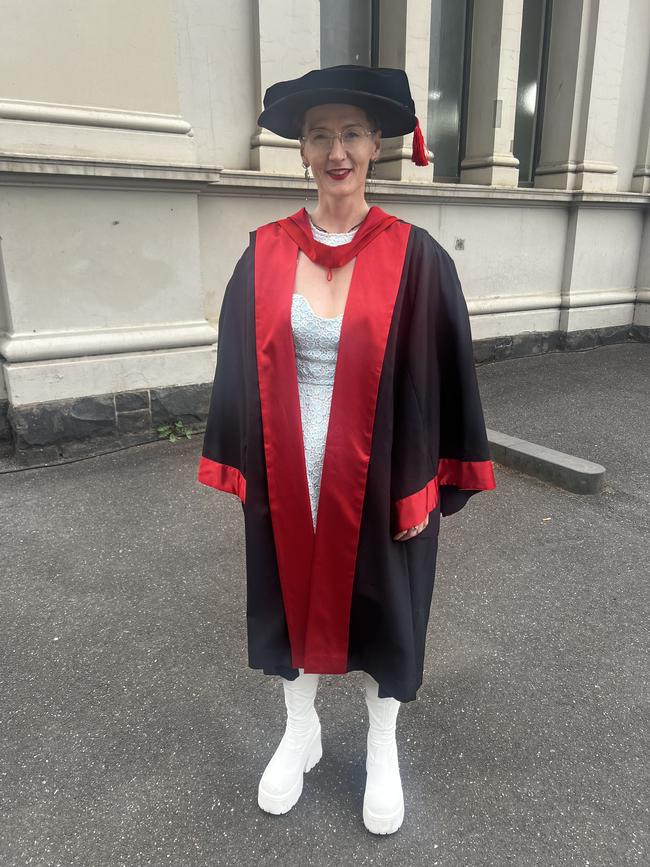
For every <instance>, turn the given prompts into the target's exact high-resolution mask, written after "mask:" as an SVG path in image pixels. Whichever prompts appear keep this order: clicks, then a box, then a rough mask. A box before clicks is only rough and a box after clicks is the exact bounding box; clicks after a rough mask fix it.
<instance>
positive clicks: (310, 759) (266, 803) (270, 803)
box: [257, 726, 323, 816]
mask: <svg viewBox="0 0 650 867" xmlns="http://www.w3.org/2000/svg"><path fill="white" fill-rule="evenodd" d="M322 755H323V745H322V741H321V732H320V726H319V728H318V731H317V732H316V734H315V735H314V738H313V740H312V742H311V744H310V746H309V749H308V751H307V756H306V758H305V766H304V768H303V771H302V773H301V774H300V775H299V776H298V779H297V780H296V782H295V783H294V785H293V786H292V787H291V788H290V789H289V791H288V792H286V793H285V794H283V795H275V794H272V793H271V792H267V791H265V789H264V787H263V785H262V782H261V781H260V784H259V787H258V791H257V803H258V804H259V806H260V807H261V808H262V809H263V810H264V811H265V812H267V813H273V815H275V816H279V815H281V814H282V813H288V812H289V810H290V809H291V808H292V807H295V805H296V804H297V803H298V800H299V799H300V796H301V795H302V784H303V778H304V775H305V774H307V773H309V771H311V769H312V768H313V767H314V766H315V765H317V764H318V762H319V761H320V760H321V757H322Z"/></svg>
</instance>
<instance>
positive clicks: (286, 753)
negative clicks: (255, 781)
mask: <svg viewBox="0 0 650 867" xmlns="http://www.w3.org/2000/svg"><path fill="white" fill-rule="evenodd" d="M298 671H299V672H300V673H299V675H298V677H297V678H296V679H295V680H286V679H285V678H282V684H283V687H284V701H285V704H286V706H287V726H286V730H285V732H284V735H283V736H282V740H281V741H280V743H279V745H278V748H277V749H276V751H275V753H274V754H273V757H272V758H271V761H270V762H269V763H268V765H267V766H266V770H265V771H264V773H263V774H262V779H261V780H260V784H259V789H258V794H257V803H258V804H259V805H260V807H261V808H262V809H263V810H266V812H267V813H276V814H278V813H286V812H287V811H288V810H290V809H291V808H292V807H293V806H294V804H295V803H296V802H297V801H298V798H299V797H300V795H301V794H302V782H303V773H306V772H307V771H310V770H311V769H312V768H313V767H314V765H315V764H316V763H317V762H318V761H319V760H320V757H321V756H322V754H323V747H322V744H321V728H320V720H319V718H318V714H317V713H316V709H315V707H314V699H315V698H316V691H317V689H318V679H319V677H320V675H318V674H305V673H304V669H302V668H299V669H298Z"/></svg>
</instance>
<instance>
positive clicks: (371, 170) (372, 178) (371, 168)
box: [366, 160, 376, 197]
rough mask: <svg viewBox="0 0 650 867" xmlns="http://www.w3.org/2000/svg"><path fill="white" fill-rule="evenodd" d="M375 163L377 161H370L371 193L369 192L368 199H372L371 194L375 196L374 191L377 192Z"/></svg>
mask: <svg viewBox="0 0 650 867" xmlns="http://www.w3.org/2000/svg"><path fill="white" fill-rule="evenodd" d="M375 162H376V160H370V188H369V192H368V197H370V193H371V192H372V194H373V195H374V190H375V183H374V181H375ZM366 180H367V178H366Z"/></svg>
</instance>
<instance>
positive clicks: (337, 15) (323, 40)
mask: <svg viewBox="0 0 650 867" xmlns="http://www.w3.org/2000/svg"><path fill="white" fill-rule="evenodd" d="M378 49H379V0H354V2H353V3H351V2H350V0H320V58H321V69H323V68H324V67H326V66H338V65H340V64H344V63H359V64H361V65H362V66H377V65H378V63H377V57H378Z"/></svg>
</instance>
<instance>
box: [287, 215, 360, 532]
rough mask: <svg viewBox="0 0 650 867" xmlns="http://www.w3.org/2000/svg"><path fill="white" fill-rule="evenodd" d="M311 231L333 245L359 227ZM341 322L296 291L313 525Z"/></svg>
mask: <svg viewBox="0 0 650 867" xmlns="http://www.w3.org/2000/svg"><path fill="white" fill-rule="evenodd" d="M310 223H311V220H310ZM311 230H312V234H313V236H314V238H315V239H316V240H317V241H320V242H321V243H323V244H328V245H329V246H331V247H336V246H338V245H339V244H347V243H349V242H350V241H351V240H352V239H353V238H354V236H355V234H356V232H357V229H353V230H352V231H351V232H345V233H336V232H323V231H321V230H320V229H317V228H316V227H315V226H314V224H313V223H311ZM342 322H343V315H342V314H341V315H339V316H334V317H325V316H319V315H318V314H317V313H315V312H314V310H313V309H312V307H311V305H310V303H309V302H308V301H307V299H306V298H305V296H304V295H300V294H298V293H297V292H294V295H293V299H292V304H291V327H292V331H293V343H294V347H295V351H296V367H297V370H298V392H299V395H300V413H301V418H302V430H303V442H304V448H305V464H306V466H307V482H308V485H309V499H310V501H311V513H312V521H313V525H314V527H315V526H316V519H317V514H318V497H319V494H320V481H321V474H322V472H323V457H324V455H325V441H326V438H327V426H328V423H329V415H330V406H331V403H332V388H333V386H334V371H335V369H336V359H337V356H338V349H339V336H340V333H341V324H342Z"/></svg>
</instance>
